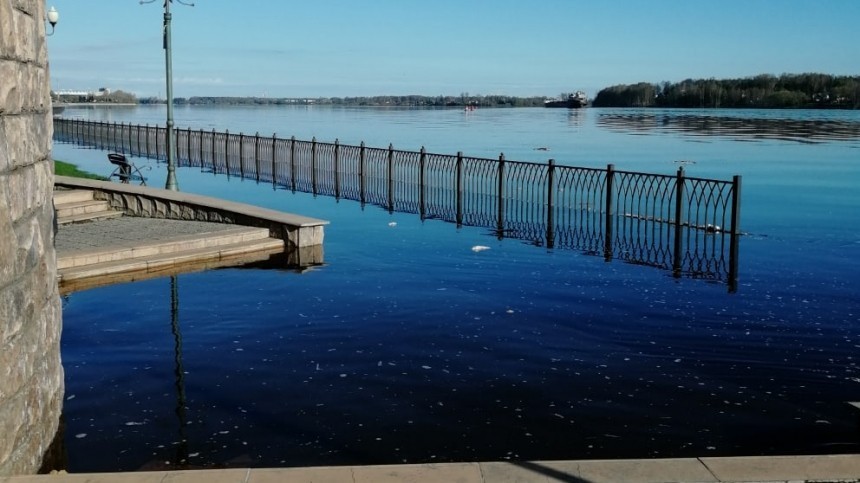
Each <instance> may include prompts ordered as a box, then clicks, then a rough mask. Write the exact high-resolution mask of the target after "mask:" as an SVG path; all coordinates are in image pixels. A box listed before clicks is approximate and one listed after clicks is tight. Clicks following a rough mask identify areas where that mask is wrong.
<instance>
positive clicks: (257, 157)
mask: <svg viewBox="0 0 860 483" xmlns="http://www.w3.org/2000/svg"><path fill="white" fill-rule="evenodd" d="M254 169H255V170H256V171H257V183H259V182H260V131H257V133H256V134H255V135H254Z"/></svg>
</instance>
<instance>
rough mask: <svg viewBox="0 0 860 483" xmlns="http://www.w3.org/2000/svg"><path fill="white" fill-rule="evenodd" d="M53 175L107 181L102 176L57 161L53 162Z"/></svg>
mask: <svg viewBox="0 0 860 483" xmlns="http://www.w3.org/2000/svg"><path fill="white" fill-rule="evenodd" d="M54 174H55V175H57V176H71V177H73V178H86V179H97V180H101V181H107V178H106V177H104V176H99V175H97V174H93V173H90V172H88V171H82V170H80V169H78V167H77V166H76V165H74V164H72V163H67V162H65V161H57V160H56V159H55V160H54Z"/></svg>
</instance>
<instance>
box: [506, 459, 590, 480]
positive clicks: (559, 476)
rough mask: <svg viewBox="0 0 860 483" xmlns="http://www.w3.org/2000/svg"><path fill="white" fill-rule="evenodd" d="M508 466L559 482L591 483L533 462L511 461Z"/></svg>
mask: <svg viewBox="0 0 860 483" xmlns="http://www.w3.org/2000/svg"><path fill="white" fill-rule="evenodd" d="M510 464H512V465H514V466H519V467H520V468H523V469H525V470H528V471H531V472H534V473H540V474H542V475H544V476H547V477H549V478H552V479H553V480H555V481H561V482H564V483H592V482H591V481H590V480H586V479H583V478H580V477H578V476H574V475H571V474H569V473H565V472H564V471H561V470H557V469H554V468H550V467H548V466H545V465H542V464H540V463H535V462H533V461H512V462H511V463H510Z"/></svg>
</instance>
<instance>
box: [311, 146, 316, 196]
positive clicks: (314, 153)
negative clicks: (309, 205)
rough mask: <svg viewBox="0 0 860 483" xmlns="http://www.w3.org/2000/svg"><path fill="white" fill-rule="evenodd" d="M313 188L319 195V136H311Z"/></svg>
mask: <svg viewBox="0 0 860 483" xmlns="http://www.w3.org/2000/svg"><path fill="white" fill-rule="evenodd" d="M311 190H312V191H313V193H314V196H316V195H317V137H316V136H314V137H312V138H311Z"/></svg>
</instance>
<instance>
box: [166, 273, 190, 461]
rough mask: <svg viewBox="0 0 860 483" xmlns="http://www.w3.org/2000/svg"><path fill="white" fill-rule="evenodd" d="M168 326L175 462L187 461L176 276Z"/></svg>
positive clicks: (183, 382)
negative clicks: (176, 430) (176, 432)
mask: <svg viewBox="0 0 860 483" xmlns="http://www.w3.org/2000/svg"><path fill="white" fill-rule="evenodd" d="M170 326H171V330H172V332H173V342H174V345H173V350H174V362H175V363H176V365H175V368H174V371H173V373H174V375H175V376H176V382H175V385H176V417H177V418H178V419H179V445H177V447H176V462H177V463H180V464H181V463H185V462H187V461H188V435H187V434H186V431H185V428H186V426H187V424H188V423H187V414H186V409H187V408H186V406H185V404H186V400H185V371H184V369H183V368H182V332H181V330H180V328H179V279H178V278H177V276H176V275H173V276H171V277H170Z"/></svg>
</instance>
